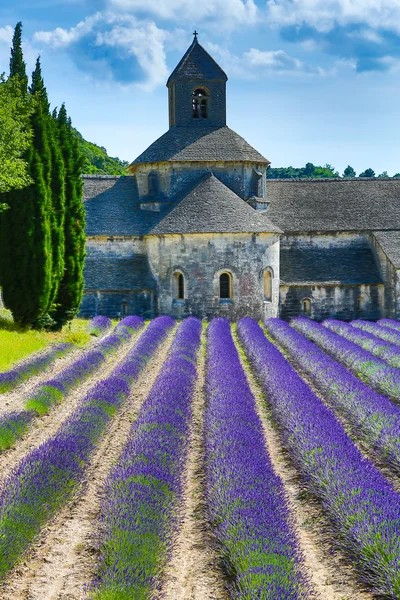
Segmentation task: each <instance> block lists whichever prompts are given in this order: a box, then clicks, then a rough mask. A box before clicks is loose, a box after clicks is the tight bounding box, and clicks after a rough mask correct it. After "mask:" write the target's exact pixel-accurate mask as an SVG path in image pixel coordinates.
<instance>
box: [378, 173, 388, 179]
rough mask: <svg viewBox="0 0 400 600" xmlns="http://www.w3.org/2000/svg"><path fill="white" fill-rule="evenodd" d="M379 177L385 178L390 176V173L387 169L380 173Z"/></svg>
mask: <svg viewBox="0 0 400 600" xmlns="http://www.w3.org/2000/svg"><path fill="white" fill-rule="evenodd" d="M378 177H380V178H385V177H389V175H388V172H387V171H383V173H381V174H380V175H378Z"/></svg>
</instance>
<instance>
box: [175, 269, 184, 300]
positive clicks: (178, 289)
mask: <svg viewBox="0 0 400 600" xmlns="http://www.w3.org/2000/svg"><path fill="white" fill-rule="evenodd" d="M174 285H175V300H181V301H183V300H185V278H184V276H183V274H182V273H174Z"/></svg>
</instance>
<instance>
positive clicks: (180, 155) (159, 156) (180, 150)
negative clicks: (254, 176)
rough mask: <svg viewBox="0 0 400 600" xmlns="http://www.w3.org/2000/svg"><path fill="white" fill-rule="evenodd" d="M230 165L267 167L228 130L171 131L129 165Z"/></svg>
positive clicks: (196, 128)
mask: <svg viewBox="0 0 400 600" xmlns="http://www.w3.org/2000/svg"><path fill="white" fill-rule="evenodd" d="M174 161H190V162H194V161H230V162H232V161H234V162H243V161H248V162H256V163H267V164H269V161H268V160H267V159H266V158H264V156H262V155H261V154H260V153H259V152H257V150H255V149H254V148H253V147H252V146H250V144H248V143H247V142H246V140H245V139H243V138H242V137H241V136H240V135H238V134H237V133H236V132H235V131H233V130H232V129H230V128H229V127H226V126H224V127H210V126H206V127H200V126H196V127H192V126H176V127H171V128H170V129H169V130H168V131H167V132H166V133H164V135H162V136H161V137H160V138H158V140H156V141H155V142H154V143H153V144H151V146H149V147H148V148H147V150H145V151H144V152H143V153H142V154H141V155H140V156H138V158H136V160H135V161H134V162H133V163H132V165H131V168H132V167H133V166H134V165H135V164H140V163H152V162H153V163H157V162H174Z"/></svg>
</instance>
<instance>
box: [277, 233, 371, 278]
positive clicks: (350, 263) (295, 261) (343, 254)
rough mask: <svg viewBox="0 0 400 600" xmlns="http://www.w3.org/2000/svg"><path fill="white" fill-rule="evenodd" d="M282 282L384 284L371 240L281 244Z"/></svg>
mask: <svg viewBox="0 0 400 600" xmlns="http://www.w3.org/2000/svg"><path fill="white" fill-rule="evenodd" d="M280 283H281V285H346V284H351V285H357V284H359V285H361V284H364V285H371V284H378V283H383V279H382V276H381V274H380V271H379V268H378V265H377V263H376V260H375V256H374V254H373V251H372V249H371V248H370V246H369V244H368V241H367V240H365V241H363V242H357V243H356V244H351V245H349V246H345V247H337V248H320V247H310V248H304V247H290V248H285V247H281V252H280Z"/></svg>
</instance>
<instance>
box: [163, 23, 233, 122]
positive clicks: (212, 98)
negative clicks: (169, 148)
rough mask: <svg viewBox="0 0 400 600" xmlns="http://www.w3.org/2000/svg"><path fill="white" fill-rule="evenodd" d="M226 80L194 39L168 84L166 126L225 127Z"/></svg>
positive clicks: (195, 34) (195, 36)
mask: <svg viewBox="0 0 400 600" xmlns="http://www.w3.org/2000/svg"><path fill="white" fill-rule="evenodd" d="M227 80H228V77H227V76H226V74H225V73H224V71H223V70H222V69H221V67H220V66H219V65H218V64H217V63H216V62H215V60H214V59H213V58H212V57H211V56H210V55H209V54H208V52H206V50H204V48H203V46H201V45H200V44H199V42H198V39H197V31H195V32H194V39H193V42H192V44H191V45H190V47H189V48H188V50H187V51H186V53H185V54H184V56H183V57H182V59H181V60H180V62H179V64H178V65H177V67H176V68H175V70H174V71H173V73H172V74H171V76H170V77H169V79H168V81H167V87H168V102H169V126H170V127H179V126H186V127H188V126H190V127H191V126H192V127H199V126H200V127H224V126H225V125H226V82H227Z"/></svg>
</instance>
